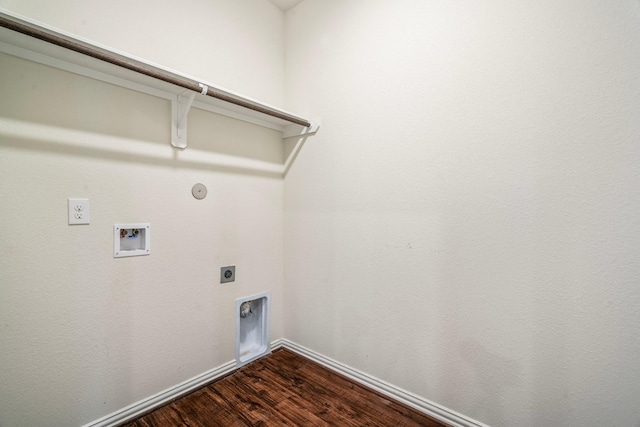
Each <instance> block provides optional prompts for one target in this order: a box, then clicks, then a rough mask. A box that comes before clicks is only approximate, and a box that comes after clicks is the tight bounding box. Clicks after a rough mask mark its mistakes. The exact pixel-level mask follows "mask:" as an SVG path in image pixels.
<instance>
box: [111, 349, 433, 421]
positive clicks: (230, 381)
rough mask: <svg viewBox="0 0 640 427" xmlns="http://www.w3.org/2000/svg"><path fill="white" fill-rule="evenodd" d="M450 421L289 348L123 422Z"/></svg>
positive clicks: (277, 351)
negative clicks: (433, 416)
mask: <svg viewBox="0 0 640 427" xmlns="http://www.w3.org/2000/svg"><path fill="white" fill-rule="evenodd" d="M150 426H154V427H164V426H167V427H168V426H171V427H173V426H189V427H207V426H224V427H233V426H427V427H442V426H446V424H444V423H442V422H440V421H437V420H434V419H432V418H430V417H428V416H427V415H424V414H422V413H421V412H417V411H415V410H413V409H411V408H409V407H408V406H405V405H403V404H401V403H398V402H395V401H392V400H390V399H388V398H386V397H384V396H383V395H381V394H379V393H377V392H375V391H373V390H370V389H368V388H365V387H363V386H361V385H359V384H357V383H354V382H353V381H351V380H349V379H347V378H345V377H343V376H341V375H338V374H336V373H334V372H332V371H330V370H328V369H325V368H323V367H322V366H321V365H319V364H317V363H315V362H313V361H311V360H309V359H306V358H304V357H302V356H299V355H298V354H296V353H293V352H291V351H289V350H286V349H279V350H276V351H275V352H273V353H272V354H270V355H268V356H265V357H263V358H261V359H258V360H257V361H255V362H253V363H251V364H249V365H246V366H244V367H243V368H241V369H239V370H238V371H236V372H234V373H233V374H231V375H229V376H227V377H224V378H222V379H219V380H217V381H215V382H213V383H211V384H209V385H208V386H206V387H203V388H201V389H199V390H197V391H195V392H193V393H191V394H188V395H187V396H184V397H182V398H180V399H178V400H176V401H174V402H172V403H169V404H167V405H165V406H163V407H161V408H159V409H157V410H155V411H154V412H151V413H149V414H147V415H145V416H143V417H141V418H138V419H137V420H135V421H133V422H129V423H127V424H124V426H122V427H150Z"/></svg>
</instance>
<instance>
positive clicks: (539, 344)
mask: <svg viewBox="0 0 640 427" xmlns="http://www.w3.org/2000/svg"><path fill="white" fill-rule="evenodd" d="M286 28H287V30H286V58H285V61H286V79H285V81H286V101H287V108H288V109H290V110H292V111H296V112H298V113H299V114H302V115H309V116H312V117H313V116H319V117H321V118H322V123H323V126H322V129H321V132H319V133H318V135H316V136H315V137H313V139H310V140H309V141H308V142H307V143H306V146H305V147H304V149H303V150H302V152H301V154H300V155H299V157H298V159H297V161H296V163H295V164H294V165H293V167H292V169H291V171H290V172H289V174H288V176H287V177H286V179H285V224H286V227H285V280H286V288H285V289H286V294H285V296H286V298H285V307H286V309H285V311H284V325H285V336H286V337H287V338H288V339H291V340H292V341H294V342H297V343H299V344H302V345H304V346H307V347H309V348H311V349H313V350H316V351H318V352H320V353H322V354H324V355H326V356H329V357H332V358H334V359H337V360H339V361H341V362H343V363H346V364H348V365H350V366H353V367H356V368H358V369H361V370H362V371H364V372H367V373H369V374H371V375H374V376H377V377H379V378H381V379H383V380H386V381H388V382H390V383H392V384H394V385H397V386H399V387H402V388H404V389H406V390H409V391H411V392H414V393H416V394H418V395H420V396H423V397H425V398H427V399H430V400H432V401H434V402H436V403H439V404H442V405H444V406H446V407H448V408H450V409H452V410H454V411H458V412H460V413H462V414H465V415H467V416H470V417H472V418H475V419H477V420H479V421H481V422H484V423H487V424H490V425H492V426H523V427H524V426H597V425H615V426H631V425H639V423H640V407H639V406H638V405H637V396H638V395H639V394H640V364H638V359H637V358H638V354H640V335H639V334H638V318H639V315H640V286H639V282H640V264H639V263H638V259H640V245H638V242H639V241H640V216H639V215H638V212H640V193H639V192H638V188H640V174H639V173H638V164H640V74H639V73H638V70H640V4H639V3H638V2H637V1H632V0H627V1H616V2H610V1H599V0H589V1H577V0H569V1H562V2H558V1H542V2H539V1H538V2H508V1H497V0H495V1H481V2H468V1H447V2H440V1H423V0H415V1H410V0H405V1H401V2H391V1H382V0H351V1H338V0H306V1H304V2H303V3H301V4H300V5H299V6H298V7H296V8H294V9H292V10H291V11H289V12H288V13H287V15H286Z"/></svg>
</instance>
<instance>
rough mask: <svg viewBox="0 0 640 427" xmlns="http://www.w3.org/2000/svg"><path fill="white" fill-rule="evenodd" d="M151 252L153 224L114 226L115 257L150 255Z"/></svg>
mask: <svg viewBox="0 0 640 427" xmlns="http://www.w3.org/2000/svg"><path fill="white" fill-rule="evenodd" d="M150 253H151V225H150V224H148V223H146V224H144V223H140V224H115V225H114V226H113V257H114V258H121V257H126V256H138V255H149V254H150Z"/></svg>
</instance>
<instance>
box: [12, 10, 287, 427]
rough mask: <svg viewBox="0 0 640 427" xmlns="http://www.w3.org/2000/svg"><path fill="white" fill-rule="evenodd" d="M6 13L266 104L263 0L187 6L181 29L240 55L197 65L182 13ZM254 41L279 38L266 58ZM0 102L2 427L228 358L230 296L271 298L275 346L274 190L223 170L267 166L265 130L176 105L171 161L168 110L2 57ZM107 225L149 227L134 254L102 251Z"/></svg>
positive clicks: (276, 148) (255, 174)
mask: <svg viewBox="0 0 640 427" xmlns="http://www.w3.org/2000/svg"><path fill="white" fill-rule="evenodd" d="M9 3H10V2H2V5H3V6H9V5H12V6H16V8H15V9H16V11H17V12H19V13H24V14H31V15H32V16H33V17H34V18H35V19H43V20H47V19H46V18H47V17H50V18H51V21H50V22H49V23H50V24H52V25H57V24H64V23H74V25H78V26H79V27H78V28H75V27H70V28H66V29H67V30H71V31H73V30H76V29H79V30H86V32H85V33H82V31H78V32H81V33H82V34H81V35H83V36H85V37H90V38H91V37H94V36H95V37H96V38H98V37H97V36H98V35H99V34H98V32H104V38H102V39H100V40H99V41H100V42H102V43H105V44H109V45H114V46H116V45H117V44H118V43H119V42H120V41H124V40H128V41H129V42H130V44H127V45H126V46H124V47H123V46H116V47H118V48H121V49H122V50H127V51H130V52H132V53H134V54H136V55H139V56H141V57H144V58H148V59H152V60H155V61H156V62H165V61H163V58H162V57H154V55H155V54H164V55H167V57H172V55H176V58H177V57H179V56H180V55H185V57H186V58H187V59H189V61H190V65H189V64H187V63H186V60H185V62H184V63H183V62H182V61H181V60H180V61H177V62H176V63H175V64H174V63H168V62H165V63H164V65H167V66H170V67H173V68H176V69H178V70H180V71H184V72H187V73H189V74H194V75H202V76H203V78H205V79H207V80H210V81H217V80H218V77H220V76H223V78H222V79H221V80H226V81H225V82H224V84H223V85H225V86H228V87H230V88H232V89H235V90H238V91H240V92H243V91H246V93H247V95H250V96H256V97H258V98H259V97H263V99H265V100H270V101H272V102H279V99H280V100H281V98H282V96H283V94H282V93H281V88H282V76H283V64H282V57H283V53H282V52H283V45H282V42H283V40H282V37H281V35H282V33H283V29H282V12H281V11H279V10H277V9H276V8H275V7H274V6H273V5H271V4H269V3H268V2H266V1H262V0H261V1H259V2H225V1H215V2H208V3H207V4H206V5H205V4H202V3H201V4H200V6H201V7H205V9H204V10H200V12H201V13H202V15H199V14H198V13H199V12H198V11H195V18H196V19H205V18H206V17H208V19H209V21H210V23H211V26H212V27H215V25H214V24H215V23H216V20H217V19H219V16H218V14H220V15H227V19H231V20H232V21H233V23H231V22H229V24H228V26H229V27H230V28H232V29H233V31H234V32H235V33H242V37H244V42H246V43H248V44H249V45H251V48H248V47H246V48H245V47H242V48H241V50H237V47H238V46H237V45H234V44H233V43H232V42H231V41H224V42H222V41H221V44H220V46H218V47H217V48H216V49H215V55H213V56H214V57H215V61H219V62H220V63H219V64H212V63H210V64H208V65H207V64H205V62H206V60H203V59H202V57H201V56H200V54H199V53H200V51H201V49H205V48H206V45H208V42H207V43H205V42H206V40H204V36H203V35H202V34H199V32H198V30H197V29H194V27H193V26H192V24H190V23H189V21H187V20H186V19H180V17H181V14H182V13H183V11H182V9H181V8H182V7H185V5H184V3H180V4H179V5H178V4H177V3H171V4H170V3H168V2H164V6H163V7H162V8H154V9H149V10H146V11H145V10H143V9H142V8H140V9H139V10H138V9H137V8H138V7H139V3H136V4H135V5H134V4H127V6H126V7H125V6H124V4H122V5H121V6H122V7H121V8H120V9H122V10H125V9H126V10H128V11H129V12H130V13H133V14H135V15H136V16H135V19H134V18H133V17H126V18H123V19H119V20H118V22H117V26H114V23H113V22H112V19H111V18H109V16H112V17H114V18H113V19H115V16H116V15H117V16H120V15H119V13H116V11H115V10H114V11H111V14H106V15H104V14H101V13H99V12H101V10H100V7H101V6H100V5H98V4H97V3H96V2H93V7H95V8H96V10H95V11H94V12H95V13H89V10H87V9H86V8H87V7H88V6H87V3H86V2H75V4H72V2H67V3H64V4H63V3H60V2H57V4H56V5H55V8H56V11H55V13H53V12H52V13H51V14H50V15H49V12H47V10H48V9H47V8H48V7H49V6H51V7H53V5H49V4H48V3H47V2H14V3H11V4H9ZM81 3H82V4H81ZM147 3H148V4H147V5H149V3H150V2H147ZM263 3H264V4H266V5H267V9H266V11H265V10H261V9H260V8H259V7H258V6H260V5H261V4H263ZM154 4H157V2H154ZM18 6H20V7H18ZM105 6H106V4H105ZM218 6H219V8H218ZM111 7H113V8H116V7H117V5H116V6H114V5H113V3H112V4H110V5H109V8H111ZM178 7H180V9H177V8H178ZM58 8H59V9H58ZM157 9H158V10H157ZM160 9H161V10H162V15H161V16H162V19H163V22H164V21H167V23H168V22H170V23H171V25H167V26H163V27H162V29H161V33H159V34H158V37H156V36H153V37H152V36H151V34H153V33H154V32H156V31H160V30H159V29H156V28H155V27H152V26H153V25H156V24H157V20H156V19H154V17H153V16H148V13H151V14H152V15H154V14H156V13H160V12H159V10H160ZM274 10H275V11H276V12H277V13H276V14H271V13H270V11H274ZM31 12H33V13H31ZM143 12H144V13H143ZM255 14H260V19H259V20H257V19H256V15H255ZM108 18H109V19H108ZM63 21H64V22H63ZM133 23H136V25H132V24H133ZM85 24H86V25H85ZM59 26H63V25H59ZM274 28H278V31H275V30H274ZM218 30H220V29H219V28H218V29H217V30H216V29H212V28H207V29H204V30H203V31H218ZM264 34H269V35H270V36H273V37H275V38H274V40H277V39H278V37H280V42H279V46H274V49H273V51H272V52H268V51H265V50H263V44H264V43H265V42H267V39H265V37H263V35H264ZM279 35H280V36H279ZM109 37H113V40H112V39H110V38H109ZM163 38H174V39H175V40H176V43H174V44H173V45H164V46H161V44H162V43H161V39H163ZM177 41H179V43H178V42H177ZM112 42H113V43H112ZM156 43H157V44H156ZM274 43H275V41H274ZM129 47H131V49H129ZM147 49H148V52H149V53H148V54H147V53H146V52H147ZM251 50H255V51H260V52H261V55H263V56H255V55H249V53H250V51H251ZM199 66H202V67H203V68H200V69H199V68H198V67H199ZM236 67H237V68H236ZM257 69H259V70H261V72H264V74H255V73H254V72H255V70H257ZM248 70H251V73H252V74H251V77H250V78H249V77H247V76H246V75H243V73H247V72H248ZM236 79H237V80H236ZM279 88H280V89H279ZM253 89H256V90H255V91H254V90H253ZM256 92H261V93H258V94H257V95H256ZM0 93H1V94H2V95H1V96H0V200H2V202H0V218H1V221H0V254H1V255H2V256H0V367H1V368H0V425H1V426H2V427H14V426H60V427H62V426H65V427H66V426H79V425H82V424H85V423H88V422H91V421H93V420H96V419H98V418H100V417H102V416H104V415H107V414H109V413H112V412H113V411H116V410H119V409H121V408H123V407H125V406H128V405H130V404H132V403H134V402H136V401H139V400H141V399H143V398H147V397H149V396H151V395H153V394H155V393H158V392H160V391H162V390H165V389H167V388H169V387H172V386H174V385H176V384H179V383H181V382H183V381H185V380H187V379H189V378H191V377H193V376H195V375H199V374H201V373H203V372H206V371H208V370H210V369H212V368H215V367H218V366H220V365H222V364H224V363H226V362H228V361H230V360H233V358H234V346H235V318H234V307H235V299H236V298H239V297H242V296H249V295H253V294H256V293H259V292H264V291H271V292H272V298H273V299H272V310H273V312H272V313H273V316H272V319H271V338H272V339H277V338H280V337H282V322H281V317H280V315H279V313H280V312H281V308H280V307H281V300H282V298H281V293H282V282H283V272H282V268H283V267H282V265H283V258H282V256H283V250H282V239H283V231H282V227H283V226H282V220H283V212H282V204H283V189H282V179H281V177H277V176H271V175H269V174H265V173H262V172H260V171H251V170H249V169H248V168H237V167H231V168H227V167H225V164H226V163H225V162H226V160H225V159H230V160H233V164H234V165H238V164H239V165H243V164H255V163H256V162H257V163H260V164H266V165H272V164H282V156H283V150H282V141H281V135H280V133H279V132H276V131H272V130H269V129H265V128H261V127H257V126H254V125H249V124H245V123H242V122H238V121H236V120H232V119H228V118H225V117H222V116H217V115H214V114H211V113H207V112H204V111H201V110H195V109H194V110H192V111H191V113H190V115H189V148H188V149H187V150H186V151H184V152H178V151H176V150H174V149H172V147H171V146H170V144H169V141H170V104H169V102H168V101H166V100H163V99H159V98H155V97H153V96H148V95H144V94H140V93H137V92H133V91H129V90H126V89H123V88H119V87H115V86H112V85H109V84H106V83H101V82H97V81H94V80H91V79H89V78H85V77H79V76H75V75H72V74H70V73H66V72H63V71H59V70H54V69H51V68H49V67H46V66H42V65H38V64H34V63H31V62H29V61H25V60H21V59H17V58H14V57H12V56H8V55H4V54H2V55H0ZM197 182H201V183H203V184H205V185H206V186H207V187H208V190H209V194H208V196H207V198H206V199H204V200H196V199H194V198H193V197H192V195H191V187H192V186H193V184H195V183H197ZM69 197H80V198H88V199H89V200H90V205H91V224H89V225H81V226H69V225H67V198H69ZM123 222H124V223H126V222H150V223H151V247H152V253H151V255H150V256H143V257H134V258H120V259H114V258H113V224H114V223H123ZM230 264H234V265H236V266H237V267H236V268H237V280H236V282H234V283H232V284H224V285H221V284H220V283H219V274H220V272H219V271H220V270H219V268H220V267H221V266H224V265H230Z"/></svg>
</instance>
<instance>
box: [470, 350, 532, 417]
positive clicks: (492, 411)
mask: <svg viewBox="0 0 640 427" xmlns="http://www.w3.org/2000/svg"><path fill="white" fill-rule="evenodd" d="M460 355H461V357H462V359H463V360H464V361H465V362H467V363H468V364H469V366H471V368H472V370H473V372H474V373H475V379H476V382H477V383H478V384H479V386H478V389H481V390H483V393H482V394H480V395H478V396H476V398H475V399H474V401H473V402H472V404H471V408H472V410H471V412H470V413H472V414H474V416H475V417H476V418H477V419H488V420H492V422H493V424H495V425H496V426H504V425H506V420H505V419H504V416H503V414H502V412H501V411H500V410H499V408H501V407H502V406H503V402H502V395H504V394H505V393H506V392H507V391H508V389H509V388H511V387H514V386H517V385H518V384H520V382H521V368H520V366H519V365H518V364H517V363H516V362H515V361H513V360H509V359H507V358H505V357H502V356H500V355H498V354H496V353H493V352H491V351H489V350H487V349H486V348H484V347H483V346H482V345H480V344H479V343H478V342H476V341H473V340H466V341H464V342H463V343H462V345H461V346H460Z"/></svg>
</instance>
